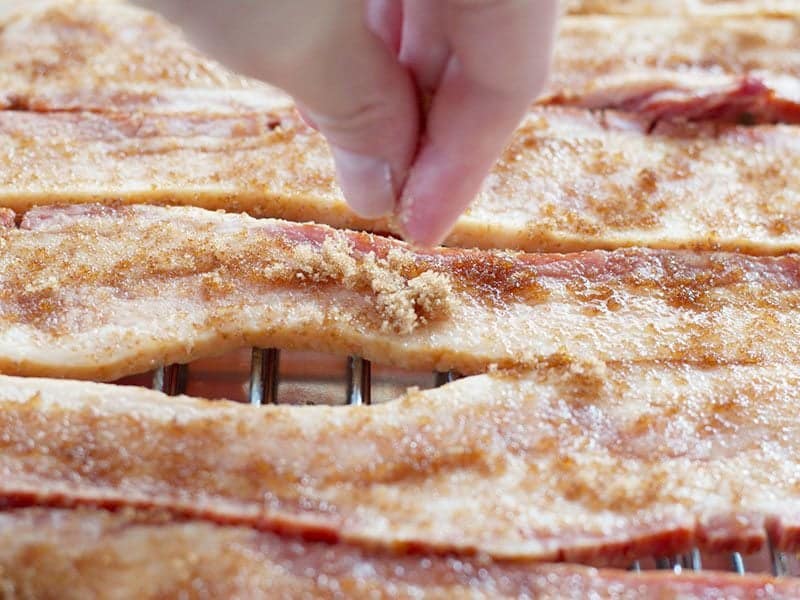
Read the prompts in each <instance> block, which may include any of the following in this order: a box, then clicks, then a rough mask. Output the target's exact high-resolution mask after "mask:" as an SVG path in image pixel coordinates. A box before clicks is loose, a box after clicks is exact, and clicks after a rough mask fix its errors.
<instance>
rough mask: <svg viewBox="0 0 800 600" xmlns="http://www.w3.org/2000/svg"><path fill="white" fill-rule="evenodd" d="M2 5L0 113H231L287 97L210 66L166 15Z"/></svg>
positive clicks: (78, 3) (54, 4) (70, 4)
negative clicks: (33, 111)
mask: <svg viewBox="0 0 800 600" xmlns="http://www.w3.org/2000/svg"><path fill="white" fill-rule="evenodd" d="M6 5H7V6H5V7H0V107H2V108H13V109H27V110H91V111H102V112H121V113H123V114H127V113H129V112H131V111H134V112H135V111H141V110H146V111H147V112H181V111H187V110H202V111H204V112H209V113H218V112H222V113H231V112H234V113H236V112H243V111H250V110H270V109H272V108H274V107H275V106H285V105H287V103H288V102H289V100H288V98H287V97H286V96H285V95H284V94H282V93H279V92H277V91H276V90H275V89H273V88H270V87H268V86H265V85H263V84H259V83H255V82H253V81H250V80H247V79H245V78H242V77H239V76H237V75H235V74H232V73H230V72H229V71H227V70H225V69H224V68H222V67H221V66H220V65H219V64H217V63H215V62H213V61H211V60H209V59H208V58H206V57H205V56H203V55H202V54H201V53H199V52H198V51H197V50H195V49H194V48H193V47H192V46H191V45H189V44H188V43H187V42H186V40H185V39H184V38H183V36H182V35H181V33H180V32H179V31H178V29H177V28H175V27H173V26H171V25H170V24H168V23H166V22H165V21H164V20H163V19H162V18H160V17H158V16H157V15H154V14H152V13H149V12H147V11H144V10H140V9H138V8H135V7H133V6H130V5H127V4H125V3H122V2H109V1H102V0H45V1H32V2H15V3H11V4H10V5H8V3H6Z"/></svg>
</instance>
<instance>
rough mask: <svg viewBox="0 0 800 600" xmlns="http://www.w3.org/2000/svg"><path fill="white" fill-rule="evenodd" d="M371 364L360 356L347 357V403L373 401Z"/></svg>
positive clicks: (357, 403) (358, 404) (353, 404)
mask: <svg viewBox="0 0 800 600" xmlns="http://www.w3.org/2000/svg"><path fill="white" fill-rule="evenodd" d="M371 392H372V390H371V365H370V362H369V361H368V360H364V359H363V358H361V357H360V356H348V357H347V404H349V405H350V406H360V405H362V404H364V405H368V404H371V403H372V395H371Z"/></svg>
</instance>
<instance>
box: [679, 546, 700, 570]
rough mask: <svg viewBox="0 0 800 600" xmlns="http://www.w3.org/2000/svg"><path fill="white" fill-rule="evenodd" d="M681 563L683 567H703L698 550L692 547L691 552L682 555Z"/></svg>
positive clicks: (693, 568)
mask: <svg viewBox="0 0 800 600" xmlns="http://www.w3.org/2000/svg"><path fill="white" fill-rule="evenodd" d="M681 564H682V566H683V568H684V569H691V570H692V571H700V570H701V569H702V568H703V559H702V558H701V557H700V550H698V549H697V548H694V549H693V550H692V551H691V552H688V553H686V554H684V555H683V557H682V558H681Z"/></svg>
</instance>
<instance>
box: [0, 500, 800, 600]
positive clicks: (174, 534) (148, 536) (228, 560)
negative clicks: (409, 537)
mask: <svg viewBox="0 0 800 600" xmlns="http://www.w3.org/2000/svg"><path fill="white" fill-rule="evenodd" d="M0 590H11V597H12V598H14V597H23V598H43V597H55V596H58V597H59V598H62V599H63V600H69V599H71V598H75V599H82V598H88V597H91V598H97V599H103V598H108V597H113V598H115V599H117V600H121V599H123V598H136V599H137V600H138V599H149V598H179V597H182V596H184V595H185V596H187V597H203V598H267V597H269V598H301V597H308V598H336V597H346V598H351V599H353V600H358V599H360V598H364V599H372V598H376V597H388V596H391V597H404V598H412V597H413V598H421V597H425V598H441V599H451V598H471V599H481V598H493V599H494V598H522V597H528V598H538V599H542V600H548V599H551V600H555V599H558V600H568V599H576V600H577V599H583V598H589V597H592V598H634V597H636V598H656V597H657V598H660V599H662V600H667V599H678V598H680V599H681V600H693V599H698V600H699V599H703V600H706V599H709V598H726V599H737V598H757V597H769V598H773V599H776V600H780V599H781V598H787V599H788V598H794V597H797V596H798V595H800V582H798V580H795V579H772V578H770V577H763V576H752V575H748V576H744V577H742V576H737V575H732V574H723V573H713V572H706V573H699V574H696V575H692V574H684V575H680V576H676V575H674V574H672V573H664V572H647V573H641V574H633V573H626V572H624V571H614V570H597V569H590V568H586V567H579V566H565V565H530V564H511V563H494V564H493V563H491V562H489V561H486V560H478V559H469V558H463V557H455V556H453V557H439V556H409V557H403V556H394V555H390V554H386V553H381V552H366V551H364V550H359V549H357V548H355V547H352V546H346V545H335V546H329V545H326V544H320V543H314V542H307V541H300V540H291V539H285V538H280V537H278V536H275V535H271V534H267V533H257V532H255V531H252V530H249V529H244V528H239V527H217V526H214V525H209V524H205V523H198V522H192V521H190V522H184V523H175V522H169V521H163V522H158V521H157V520H156V519H155V518H154V517H152V516H149V515H144V514H110V513H105V512H102V511H59V510H38V509H33V510H19V511H13V512H10V513H5V514H0Z"/></svg>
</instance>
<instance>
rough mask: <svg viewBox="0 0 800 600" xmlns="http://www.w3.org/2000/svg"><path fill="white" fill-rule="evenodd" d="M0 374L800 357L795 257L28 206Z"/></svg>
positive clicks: (9, 237)
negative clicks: (232, 355) (456, 244)
mask: <svg viewBox="0 0 800 600" xmlns="http://www.w3.org/2000/svg"><path fill="white" fill-rule="evenodd" d="M0 236H1V237H0V243H1V246H2V252H0V370H2V372H5V373H8V374H23V375H46V376H58V377H74V378H91V379H116V378H118V377H121V376H124V375H126V374H131V373H136V372H143V371H147V370H149V369H151V368H153V367H154V366H156V365H160V364H166V363H173V362H185V361H190V360H193V359H196V358H200V357H203V356H209V355H219V354H222V353H224V352H226V351H228V350H231V349H234V348H238V347H242V346H258V347H280V348H287V349H312V350H318V351H327V352H332V353H337V354H359V355H361V356H364V357H366V358H369V359H372V360H377V361H379V362H381V363H383V364H389V365H394V366H400V367H406V368H420V369H425V370H428V369H430V370H433V369H436V370H440V371H444V370H448V369H455V370H457V371H460V372H462V373H465V374H469V373H475V372H479V371H483V370H485V369H486V368H487V367H488V366H489V365H491V364H493V363H496V364H499V365H502V366H512V365H525V364H528V363H531V362H536V361H538V360H539V359H541V358H542V357H547V356H552V355H554V354H559V353H567V354H569V355H578V356H597V357H599V358H601V359H609V360H660V359H666V360H681V361H688V362H702V363H714V364H725V363H743V362H747V363H754V362H761V361H765V360H769V361H789V360H792V361H793V360H800V347H798V345H797V344H794V343H789V342H788V341H789V340H795V339H800V257H798V256H797V255H787V256H784V257H780V258H757V257H750V256H746V255H739V254H725V253H706V254H703V253H692V252H671V251H656V250H643V249H631V250H620V251H615V252H604V251H595V252H588V253H583V254H572V255H559V254H554V255H525V254H513V253H509V252H502V251H495V252H491V251H479V250H463V249H462V250H458V249H439V250H433V251H414V250H412V249H411V248H410V247H409V246H407V245H406V244H404V243H403V242H400V241H397V240H391V239H387V238H381V237H378V236H372V235H369V234H363V233H355V232H342V231H337V230H334V229H331V228H329V227H326V226H322V225H313V224H305V225H301V224H295V223H289V222H284V221H275V220H256V219H253V218H251V217H248V216H246V215H232V214H224V213H214V212H210V211H204V210H202V209H197V208H186V207H173V208H163V207H155V206H138V205H137V206H131V207H122V208H112V207H104V206H98V205H84V206H72V207H64V208H43V209H35V210H32V211H30V212H28V213H27V214H26V215H25V217H24V219H23V222H22V226H21V229H6V230H0Z"/></svg>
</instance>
